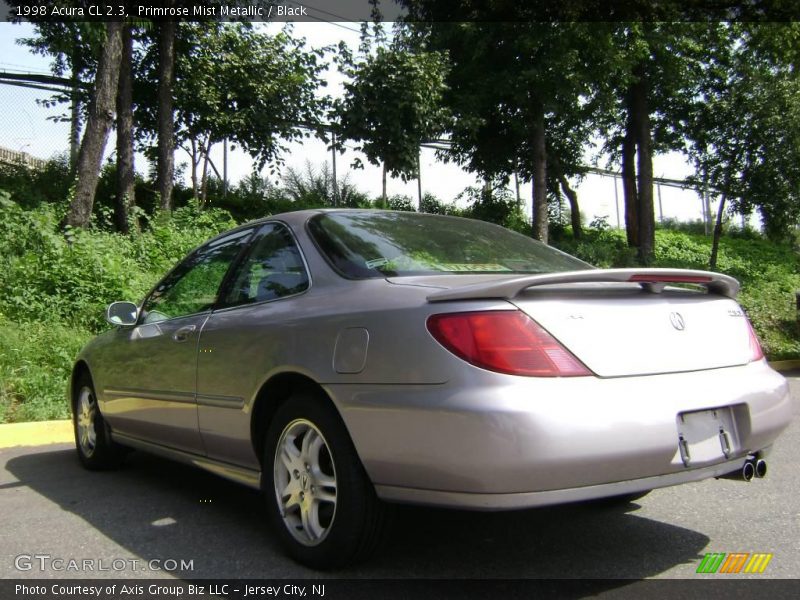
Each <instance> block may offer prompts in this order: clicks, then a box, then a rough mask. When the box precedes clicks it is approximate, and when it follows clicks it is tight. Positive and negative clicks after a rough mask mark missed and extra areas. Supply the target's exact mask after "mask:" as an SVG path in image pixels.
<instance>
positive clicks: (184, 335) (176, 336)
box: [172, 325, 197, 342]
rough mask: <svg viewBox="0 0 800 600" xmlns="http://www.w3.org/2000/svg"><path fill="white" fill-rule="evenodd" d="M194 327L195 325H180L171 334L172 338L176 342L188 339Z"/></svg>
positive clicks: (195, 327)
mask: <svg viewBox="0 0 800 600" xmlns="http://www.w3.org/2000/svg"><path fill="white" fill-rule="evenodd" d="M195 329H197V326H196V325H187V326H186V327H181V328H180V329H178V330H177V331H176V332H175V333H173V334H172V339H173V340H175V341H176V342H185V341H186V340H187V339H189V334H190V333H192V332H193V331H194V330H195Z"/></svg>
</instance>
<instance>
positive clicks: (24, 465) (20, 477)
mask: <svg viewBox="0 0 800 600" xmlns="http://www.w3.org/2000/svg"><path fill="white" fill-rule="evenodd" d="M793 375H794V376H792V377H790V385H791V387H792V392H793V400H794V414H795V420H794V421H793V423H792V424H791V425H790V427H789V429H788V430H787V431H786V432H785V433H784V434H783V436H782V437H781V438H780V439H779V441H778V443H777V444H776V445H775V448H774V450H773V453H772V455H771V456H770V461H769V466H770V470H769V473H768V476H767V477H766V478H765V479H762V480H756V481H753V482H751V483H744V482H736V481H731V480H713V479H712V480H708V481H703V482H699V483H695V484H687V485H682V486H677V487H674V488H666V489H662V490H656V491H654V492H652V493H651V494H650V495H649V496H647V497H645V498H643V499H641V500H639V501H637V502H634V503H630V504H628V505H626V506H622V507H606V506H598V505H593V504H577V505H569V506H561V507H551V508H541V509H535V510H526V511H517V512H506V513H470V512H461V511H451V510H440V509H429V508H416V507H398V509H397V510H396V513H395V516H394V522H393V526H392V529H391V532H390V534H389V535H388V536H387V537H386V540H385V542H384V543H383V545H382V546H381V548H380V549H379V552H378V553H377V554H376V556H375V557H374V558H373V559H372V560H371V561H370V562H368V563H366V564H363V565H360V566H358V567H355V568H352V569H348V570H344V571H340V572H337V573H326V574H324V576H325V577H345V578H371V579H372V578H374V579H383V578H389V579H395V578H401V579H405V578H633V579H642V578H694V577H697V576H698V575H697V574H696V570H697V567H698V564H699V562H700V560H701V559H702V557H703V556H704V555H705V554H706V553H709V552H724V553H734V552H749V553H754V552H764V553H771V554H773V558H772V560H771V562H770V563H769V565H768V567H767V569H766V570H765V571H764V573H762V574H759V575H744V574H739V575H731V576H730V577H739V578H744V577H761V578H798V577H800V494H798V492H800V469H798V461H797V457H798V455H800V418H798V415H799V414H800V377H798V373H794V374H793ZM0 464H2V471H0V507H2V511H0V514H2V521H3V526H2V527H0V578H87V577H103V578H121V577H148V578H159V577H179V578H186V579H188V578H192V579H194V578H317V577H322V576H323V574H320V573H318V572H314V571H311V570H309V569H306V568H304V567H301V566H299V565H297V564H295V563H293V562H292V561H291V560H289V559H287V558H286V557H285V556H284V555H283V554H282V553H281V551H280V549H279V548H278V546H277V543H276V540H275V538H274V536H273V535H272V533H271V531H270V529H269V527H268V526H267V524H266V520H265V518H264V509H263V506H262V499H261V497H260V495H259V494H258V493H257V492H255V491H252V490H249V489H246V488H244V487H241V486H238V485H236V484H234V483H230V482H227V481H225V480H222V479H220V478H217V477H215V476H213V475H211V474H208V473H205V472H203V471H200V470H198V469H193V468H191V467H187V466H183V465H179V464H175V463H172V462H169V461H167V460H163V459H160V458H156V457H153V456H149V455H146V454H143V453H133V454H132V455H131V456H130V457H129V458H128V461H127V464H126V466H125V467H124V468H123V469H122V470H120V471H115V472H108V473H90V472H87V471H85V470H83V469H82V468H81V467H80V466H79V464H78V461H77V458H76V456H75V452H74V450H73V448H72V447H71V445H69V444H64V443H61V444H52V445H46V446H38V447H16V448H5V449H0ZM42 557H44V558H42ZM87 560H88V561H90V562H89V563H86V562H85V561H87ZM70 561H77V563H76V562H70ZM76 564H77V567H78V568H77V569H76V570H73V567H75V566H76ZM87 566H89V567H90V568H87ZM718 576H719V575H718Z"/></svg>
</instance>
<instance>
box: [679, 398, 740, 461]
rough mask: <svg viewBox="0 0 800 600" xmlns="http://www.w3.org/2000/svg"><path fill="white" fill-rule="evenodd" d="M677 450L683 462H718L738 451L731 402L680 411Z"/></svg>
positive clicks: (738, 445)
mask: <svg viewBox="0 0 800 600" xmlns="http://www.w3.org/2000/svg"><path fill="white" fill-rule="evenodd" d="M677 429H678V453H677V454H679V455H680V460H681V461H682V462H683V464H684V466H686V467H688V466H698V465H703V464H711V463H715V462H721V461H723V460H726V459H729V458H731V457H732V456H734V455H736V453H737V452H738V451H739V447H740V444H739V435H738V431H737V429H736V421H735V419H734V416H733V410H732V409H731V407H730V406H723V407H720V408H712V409H707V410H697V411H691V412H684V413H679V414H678V417H677Z"/></svg>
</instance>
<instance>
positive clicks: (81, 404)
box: [72, 372, 125, 471]
mask: <svg viewBox="0 0 800 600" xmlns="http://www.w3.org/2000/svg"><path fill="white" fill-rule="evenodd" d="M72 428H73V431H74V432H75V448H76V449H77V451H78V459H79V460H80V461H81V464H82V465H83V466H84V467H85V468H87V469H89V470H90V471H103V470H107V469H114V468H116V467H118V466H119V465H120V464H121V463H122V461H123V459H124V458H125V449H124V448H123V447H122V446H120V445H119V444H115V443H114V442H113V441H112V440H111V434H110V431H109V429H108V425H106V422H105V419H103V415H102V414H101V413H100V407H99V406H98V404H97V396H96V395H95V392H94V385H92V379H91V377H90V376H89V374H88V373H86V372H84V373H82V374H81V375H79V376H78V380H77V385H76V386H75V391H74V392H73V397H72Z"/></svg>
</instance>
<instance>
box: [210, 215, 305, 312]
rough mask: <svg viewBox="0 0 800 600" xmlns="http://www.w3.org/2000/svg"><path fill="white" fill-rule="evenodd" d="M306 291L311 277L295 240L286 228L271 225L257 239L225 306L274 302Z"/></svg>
mask: <svg viewBox="0 0 800 600" xmlns="http://www.w3.org/2000/svg"><path fill="white" fill-rule="evenodd" d="M306 289H308V274H307V273H306V268H305V265H304V264H303V259H302V257H301V255H300V250H299V249H298V248H297V245H296V244H295V242H294V239H293V238H292V236H291V234H290V233H289V231H288V230H287V229H286V227H285V226H284V225H281V224H279V223H270V224H268V225H266V226H265V227H264V228H263V229H261V231H259V232H258V234H257V235H256V239H255V241H254V242H253V243H252V244H251V246H250V250H249V252H248V254H247V256H246V257H245V259H244V260H243V261H242V262H241V264H240V266H239V268H238V271H237V273H236V275H235V277H234V278H233V281H232V283H231V286H230V289H229V290H228V293H227V295H226V297H225V299H224V302H223V304H224V305H225V306H237V305H241V304H252V303H253V302H263V301H265V300H275V299H277V298H283V297H285V296H291V295H294V294H299V293H300V292H302V291H304V290H306Z"/></svg>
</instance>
